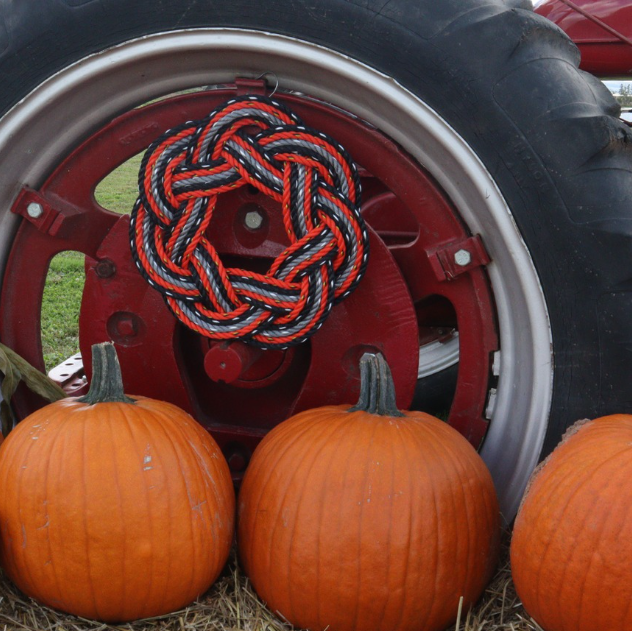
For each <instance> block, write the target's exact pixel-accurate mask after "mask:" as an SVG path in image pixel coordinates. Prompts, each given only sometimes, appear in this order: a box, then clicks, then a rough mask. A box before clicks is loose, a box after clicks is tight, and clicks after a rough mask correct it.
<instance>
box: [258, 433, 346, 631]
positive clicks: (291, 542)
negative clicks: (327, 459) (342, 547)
mask: <svg viewBox="0 0 632 631" xmlns="http://www.w3.org/2000/svg"><path fill="white" fill-rule="evenodd" d="M320 424H321V425H322V426H323V427H324V431H323V432H321V434H319V436H318V441H320V442H321V445H320V446H319V448H318V450H317V451H314V450H313V444H315V443H316V439H315V438H313V437H312V441H311V442H312V446H310V449H311V450H312V451H313V452H314V453H313V458H312V461H311V465H310V468H311V466H312V465H313V463H314V462H315V461H317V460H318V458H319V456H320V455H321V453H322V452H323V450H325V449H326V448H327V447H328V442H327V441H326V440H323V437H324V436H325V435H326V434H327V431H326V430H329V437H331V436H333V435H334V434H336V433H339V432H340V430H341V429H347V428H348V426H346V425H344V424H340V423H336V424H334V423H331V422H330V423H325V422H323V421H321V423H320ZM305 462H306V461H305V460H304V459H301V461H300V463H299V467H300V466H302V465H303V464H305ZM308 480H309V474H308V475H307V476H305V479H304V481H303V487H302V489H301V492H300V493H299V500H298V503H297V504H296V516H297V519H296V520H295V521H294V524H293V527H292V531H291V533H290V540H289V542H288V556H289V558H288V561H289V560H290V559H291V557H292V549H293V546H294V542H295V539H296V521H297V520H298V515H299V514H300V510H301V505H302V503H303V500H304V498H305V496H306V494H305V493H304V490H305V487H306V486H307V483H308ZM290 488H291V485H288V486H287V487H286V492H285V493H284V494H283V495H282V497H281V501H280V502H279V506H281V507H282V506H283V505H284V504H285V500H286V497H287V494H288V491H289V490H290ZM292 490H293V489H292ZM319 490H320V489H319ZM278 526H279V522H278V520H277V522H276V523H275V525H274V527H273V529H272V534H271V537H270V541H274V535H275V534H276V531H277V528H278ZM269 565H270V563H268V566H269ZM286 579H288V584H287V594H288V605H289V608H290V615H291V616H292V617H294V602H293V598H292V593H293V590H292V585H291V582H290V575H289V574H288V575H287V576H286ZM306 626H307V625H306Z"/></svg>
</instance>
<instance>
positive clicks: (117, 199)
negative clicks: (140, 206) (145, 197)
mask: <svg viewBox="0 0 632 631" xmlns="http://www.w3.org/2000/svg"><path fill="white" fill-rule="evenodd" d="M142 157H143V155H142V153H139V154H138V155H136V156H134V157H133V158H131V159H130V160H128V161H127V162H125V163H124V164H122V165H121V166H120V167H119V168H118V169H116V170H114V171H112V173H110V174H109V175H108V176H107V177H106V178H105V179H104V180H102V181H101V182H100V183H99V185H98V186H97V188H96V191H95V197H96V198H97V201H98V202H99V204H101V206H103V207H104V208H107V209H108V210H112V211H114V212H115V213H121V214H129V213H130V212H131V210H132V207H133V206H134V202H135V201H136V197H137V196H138V169H139V168H140V162H141V159H142Z"/></svg>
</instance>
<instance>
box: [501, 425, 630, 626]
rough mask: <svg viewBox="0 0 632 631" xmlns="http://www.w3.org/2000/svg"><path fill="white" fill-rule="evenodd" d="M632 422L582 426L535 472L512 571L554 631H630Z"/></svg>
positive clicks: (530, 606) (526, 600) (536, 613)
mask: <svg viewBox="0 0 632 631" xmlns="http://www.w3.org/2000/svg"><path fill="white" fill-rule="evenodd" d="M631 479H632V416H627V415H613V416H606V417H603V418H599V419H597V420H594V421H592V422H586V423H584V424H577V425H576V426H574V427H573V428H572V429H571V430H569V432H568V433H567V435H566V436H565V437H564V439H563V440H562V443H561V444H560V446H558V447H557V449H556V450H555V451H554V452H553V454H552V455H551V456H550V457H549V458H548V459H547V460H546V461H545V462H544V464H543V465H542V466H541V468H540V469H539V470H538V471H537V472H536V473H535V475H534V476H533V478H532V481H531V482H530V487H529V489H528V491H527V493H526V495H525V499H524V500H523V504H522V506H521V508H520V511H519V513H518V517H517V518H516V523H515V526H514V532H513V538H512V543H511V566H512V573H513V578H514V582H515V585H516V590H517V592H518V595H519V597H520V599H521V600H522V602H523V604H524V606H525V608H526V610H527V611H528V612H529V614H530V615H531V616H532V617H533V618H534V619H535V620H536V621H537V622H538V623H539V624H540V625H541V626H542V627H543V628H544V629H546V630H547V631H629V629H630V625H631V624H632V623H631V619H632V618H631V608H632V605H631V603H632V537H631V536H630V533H631V532H632V511H631V510H630V506H631V505H632V484H630V480H631Z"/></svg>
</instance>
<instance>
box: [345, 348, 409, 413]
mask: <svg viewBox="0 0 632 631" xmlns="http://www.w3.org/2000/svg"><path fill="white" fill-rule="evenodd" d="M349 412H368V413H369V414H377V415H378V416H404V415H403V414H402V413H401V412H400V411H399V410H398V409H397V402H396V401H395V384H394V383H393V376H392V375H391V369H390V368H389V367H388V364H387V363H386V360H385V359H384V357H382V355H380V354H379V353H377V354H372V353H365V354H364V355H362V359H360V398H359V399H358V402H357V404H356V405H354V406H353V407H352V408H350V409H349Z"/></svg>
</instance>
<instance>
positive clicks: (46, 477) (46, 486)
mask: <svg viewBox="0 0 632 631" xmlns="http://www.w3.org/2000/svg"><path fill="white" fill-rule="evenodd" d="M67 421H68V419H67V418H62V419H61V423H66V422H67ZM23 422H24V421H23ZM62 427H63V425H62ZM62 435H63V433H61V432H57V433H56V434H54V435H53V437H52V439H51V440H50V441H49V442H48V445H47V446H48V451H47V452H46V453H44V454H42V457H41V459H42V460H43V461H44V462H46V466H45V467H44V471H45V475H44V482H43V485H42V486H43V489H44V493H43V496H44V501H45V502H46V517H47V520H48V523H50V507H49V505H48V498H49V497H50V496H51V493H50V491H49V483H50V482H49V480H50V478H51V475H50V469H51V460H52V458H51V455H52V454H53V452H54V451H55V448H56V447H57V445H58V443H59V442H60V436H62ZM14 457H15V454H14ZM53 496H54V494H53ZM46 543H47V548H48V564H49V565H50V566H51V568H50V570H51V571H52V574H53V577H54V583H55V585H54V590H53V591H54V592H55V593H56V595H57V596H58V597H59V596H61V594H62V587H61V583H60V581H59V574H58V572H57V567H58V566H57V563H56V559H53V556H54V555H53V550H54V547H53V546H51V541H50V537H49V536H48V531H47V534H46Z"/></svg>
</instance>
